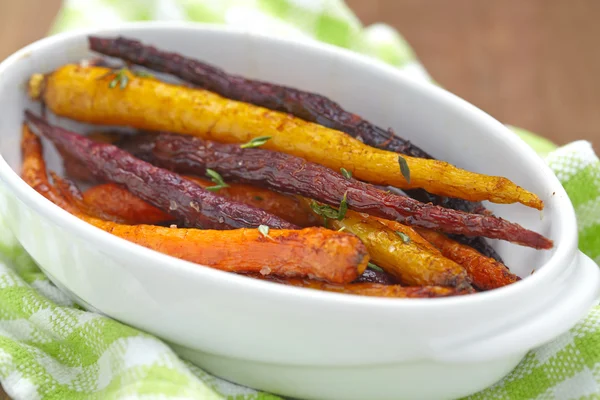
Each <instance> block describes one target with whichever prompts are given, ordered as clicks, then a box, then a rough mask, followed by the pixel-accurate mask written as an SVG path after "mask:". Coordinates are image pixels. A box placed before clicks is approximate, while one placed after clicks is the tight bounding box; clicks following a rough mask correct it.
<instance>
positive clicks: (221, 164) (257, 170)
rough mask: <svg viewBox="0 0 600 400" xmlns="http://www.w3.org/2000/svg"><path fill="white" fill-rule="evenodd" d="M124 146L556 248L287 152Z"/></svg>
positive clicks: (191, 141) (180, 141)
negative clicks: (396, 192)
mask: <svg viewBox="0 0 600 400" xmlns="http://www.w3.org/2000/svg"><path fill="white" fill-rule="evenodd" d="M120 146H121V147H122V148H123V149H125V150H127V151H129V152H131V153H132V154H134V155H135V156H136V157H138V158H142V159H144V160H147V161H150V162H152V163H154V164H155V165H157V166H159V167H163V168H167V169H171V170H173V171H176V172H179V173H184V174H197V175H202V174H204V171H206V169H207V168H210V169H213V170H215V171H217V172H218V173H220V174H221V175H222V176H223V177H224V178H225V179H227V180H236V181H240V182H245V183H249V184H252V185H255V186H262V187H265V188H269V189H272V190H275V191H279V192H282V193H287V194H299V195H302V196H304V197H308V198H312V199H316V200H319V201H320V202H323V203H326V204H329V205H333V206H339V204H340V203H341V202H342V200H343V199H345V201H346V204H347V205H348V208H349V209H352V210H354V211H358V212H363V213H367V214H372V215H375V216H378V217H382V218H386V219H393V220H396V221H400V222H403V223H406V224H408V225H414V226H420V227H425V228H433V229H438V230H441V231H444V232H448V233H455V234H464V235H470V236H486V237H491V238H494V239H503V240H510V241H511V242H514V243H519V244H522V245H525V246H530V247H534V248H550V247H552V242H551V241H549V240H548V239H546V238H544V237H543V236H541V235H539V234H537V233H535V232H532V231H529V230H527V229H524V228H523V227H521V226H519V225H517V224H514V223H511V222H509V221H506V220H503V219H500V218H497V217H494V216H490V215H481V214H469V213H465V212H461V211H457V210H451V209H447V208H443V207H439V206H434V205H431V204H423V203H419V202H418V201H416V200H414V199H411V198H409V197H406V196H400V195H398V194H395V193H388V192H384V191H383V190H380V189H379V188H377V187H375V186H374V185H371V184H368V183H365V182H361V181H359V180H356V179H354V178H352V177H351V176H343V175H342V174H341V173H339V172H336V171H332V170H330V169H329V168H326V167H324V166H322V165H319V164H315V163H311V162H308V161H306V160H304V159H302V158H300V157H295V156H292V155H289V154H284V153H279V152H274V151H270V150H263V149H255V148H254V149H252V148H251V149H242V148H240V146H238V145H233V144H222V143H217V142H212V141H205V140H202V139H200V138H194V137H186V136H182V135H173V134H164V133H163V134H159V135H154V134H141V135H136V136H133V137H130V138H129V139H126V140H124V141H121V142H120Z"/></svg>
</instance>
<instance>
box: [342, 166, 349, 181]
mask: <svg viewBox="0 0 600 400" xmlns="http://www.w3.org/2000/svg"><path fill="white" fill-rule="evenodd" d="M340 172H341V173H342V175H343V176H344V178H346V179H350V178H352V172H350V171H348V170H347V169H346V168H344V167H342V168H340Z"/></svg>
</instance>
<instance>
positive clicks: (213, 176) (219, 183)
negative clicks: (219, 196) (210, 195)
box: [206, 168, 229, 192]
mask: <svg viewBox="0 0 600 400" xmlns="http://www.w3.org/2000/svg"><path fill="white" fill-rule="evenodd" d="M206 176H207V177H209V178H210V180H211V181H213V182H214V183H216V185H215V186H209V187H207V188H206V190H210V191H211V192H216V191H218V190H220V189H223V188H227V187H229V185H228V184H226V183H225V181H224V180H223V177H222V176H221V175H219V173H218V172H217V171H215V170H212V169H210V168H206Z"/></svg>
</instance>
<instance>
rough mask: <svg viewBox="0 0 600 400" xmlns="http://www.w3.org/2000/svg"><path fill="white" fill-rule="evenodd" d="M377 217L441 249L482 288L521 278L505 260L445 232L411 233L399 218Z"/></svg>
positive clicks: (434, 249)
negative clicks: (506, 264) (398, 220)
mask: <svg viewBox="0 0 600 400" xmlns="http://www.w3.org/2000/svg"><path fill="white" fill-rule="evenodd" d="M377 220H378V221H379V223H381V224H382V225H384V226H386V227H387V228H389V229H392V230H394V231H402V232H404V233H405V234H407V235H410V237H411V240H413V241H416V242H418V243H419V244H421V245H422V246H424V247H426V248H427V249H428V250H429V251H433V252H436V251H439V252H441V254H442V255H443V256H444V257H446V258H448V259H450V260H452V261H454V262H456V263H457V264H460V265H461V266H462V267H463V268H464V269H465V270H466V272H467V274H468V275H469V278H470V279H471V282H472V284H473V286H474V287H475V288H476V289H478V290H490V289H495V288H498V287H501V286H506V285H509V284H511V283H514V282H516V281H517V280H519V277H518V276H516V275H514V274H512V273H511V272H510V271H509V269H508V268H507V267H506V266H505V265H504V264H502V263H501V262H498V261H496V260H495V259H493V258H491V257H486V256H484V255H483V254H481V253H480V252H478V251H477V250H475V249H474V248H472V247H470V246H467V245H465V244H462V243H459V242H457V241H455V240H452V239H450V238H448V237H447V236H446V235H444V234H441V233H439V232H435V231H432V230H430V229H423V228H416V229H415V230H412V229H411V231H412V232H409V231H407V230H406V229H407V228H408V227H406V226H404V225H402V224H399V223H398V222H396V221H389V220H385V219H380V218H378V219H377ZM408 229H410V228H408Z"/></svg>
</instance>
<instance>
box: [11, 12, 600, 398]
mask: <svg viewBox="0 0 600 400" xmlns="http://www.w3.org/2000/svg"><path fill="white" fill-rule="evenodd" d="M150 19H163V20H164V19H168V20H192V21H201V22H218V23H223V24H232V25H235V26H236V27H237V28H244V29H247V30H249V31H253V32H259V33H264V34H269V35H274V34H275V35H277V36H279V37H281V36H285V37H288V38H291V39H295V40H314V39H316V40H321V41H324V42H328V43H331V44H334V45H338V46H342V47H346V48H349V49H352V50H355V51H358V52H362V53H364V54H368V55H371V56H373V57H376V58H379V59H381V60H383V61H385V62H387V63H389V64H392V65H395V66H397V67H398V68H401V69H402V70H404V71H405V72H406V73H408V74H411V75H412V76H414V78H415V79H429V77H428V75H427V73H426V71H425V70H424V69H423V68H422V66H421V65H420V64H419V63H418V61H417V60H416V59H415V57H414V53H413V52H412V50H411V49H410V47H409V46H408V45H407V43H406V42H405V41H404V39H403V38H402V37H401V36H400V35H399V34H398V33H397V32H396V31H394V30H393V29H391V28H390V27H388V26H386V25H383V24H376V25H373V26H370V27H367V28H363V27H362V26H361V24H360V22H359V21H358V20H357V19H356V17H355V16H354V15H353V14H352V13H351V12H350V10H349V9H348V8H347V7H346V5H345V4H344V3H343V2H342V1H340V0H128V1H127V2H125V1H118V0H67V1H65V6H64V8H63V10H62V12H61V14H60V16H59V18H58V20H57V23H56V26H55V27H54V31H63V30H68V29H76V28H79V27H85V28H88V27H90V26H110V25H115V24H118V23H120V22H122V21H128V20H150ZM514 131H515V132H516V133H517V134H518V135H519V136H520V137H521V138H522V139H523V140H525V141H526V142H527V143H529V144H530V145H531V146H532V147H533V148H535V149H536V150H537V151H538V153H539V154H540V155H541V156H544V157H546V159H547V162H548V164H549V165H550V166H551V167H552V169H553V170H554V171H555V172H556V174H557V176H558V178H559V179H560V181H561V182H562V184H563V185H564V187H565V189H566V190H567V192H568V194H569V196H570V197H571V199H572V201H573V204H574V206H575V210H576V212H577V218H578V221H579V229H580V232H579V234H580V248H581V250H582V251H584V252H586V253H587V254H588V255H589V256H590V257H592V258H594V259H595V260H596V261H597V262H598V261H600V162H599V161H598V158H597V157H596V155H595V154H594V152H593V151H592V149H591V146H590V144H589V143H587V142H575V143H572V144H570V145H567V146H564V147H562V148H559V149H556V147H555V146H554V145H553V144H552V143H550V142H548V141H546V140H545V139H542V138H540V137H538V136H535V135H533V134H531V133H529V132H526V131H523V130H520V129H518V128H514ZM1 226H2V225H1V221H0V227H1ZM0 254H2V255H3V256H4V257H3V258H4V259H6V260H7V263H6V264H4V263H0V381H1V382H2V385H3V386H4V388H5V390H6V391H7V392H8V394H9V395H10V396H11V397H13V398H14V399H16V400H21V399H22V400H31V399H57V400H58V399H61V400H62V399H117V398H118V399H125V398H127V399H158V398H160V399H208V400H210V399H235V400H242V399H249V400H259V399H265V400H267V399H269V400H271V399H277V398H278V397H276V396H273V395H269V394H266V393H260V392H257V391H255V390H252V389H249V388H244V387H240V386H237V385H234V384H231V383H229V382H225V381H223V380H221V379H218V378H215V377H213V376H211V375H209V374H207V373H206V372H204V371H202V370H200V369H199V368H197V367H195V366H193V365H191V364H189V363H187V362H183V361H181V360H179V358H178V357H177V356H176V355H175V354H174V353H173V352H172V351H171V350H170V349H169V348H168V347H167V346H166V345H165V344H163V343H162V342H160V341H159V340H157V339H156V338H154V337H152V336H150V335H147V334H145V333H142V332H139V331H137V330H135V329H132V328H130V327H127V326H124V325H122V324H120V323H118V322H116V321H113V320H110V319H108V318H105V317H102V316H99V315H95V314H93V313H88V312H84V311H82V310H81V309H80V308H78V307H77V306H76V305H74V304H73V303H72V302H71V300H70V299H69V298H68V297H67V296H66V295H65V294H64V293H62V292H61V291H60V290H59V289H57V288H56V287H55V286H54V285H52V284H51V283H50V282H49V281H48V280H47V278H46V277H45V276H44V275H43V274H42V273H41V272H40V270H39V269H38V268H37V266H36V265H35V264H34V263H33V261H32V260H31V259H30V258H29V256H28V255H27V254H26V253H25V252H24V250H23V249H22V248H21V247H20V246H19V244H18V243H17V242H16V241H15V239H14V237H13V236H12V234H11V233H10V232H9V231H8V230H7V229H1V228H0ZM599 330H600V308H596V309H594V310H593V311H592V312H591V313H590V314H589V315H588V316H587V318H586V319H584V320H583V321H581V322H580V323H579V324H578V325H577V326H576V327H575V328H573V329H572V330H571V331H570V332H568V333H566V334H565V335H563V336H561V337H559V338H558V339H556V340H555V341H554V342H552V343H550V344H548V345H545V346H543V347H541V348H539V349H537V350H535V351H532V352H530V353H529V354H528V355H527V357H526V358H525V359H524V360H523V362H522V363H521V364H520V365H519V366H518V367H517V368H516V369H515V370H514V371H513V372H511V373H510V374H509V375H508V376H507V377H506V378H505V379H504V380H502V381H501V382H499V383H497V384H496V385H494V386H492V387H490V388H488V389H487V390H485V391H483V392H481V393H478V394H476V395H473V396H471V397H469V399H472V400H483V399H485V400H488V399H519V400H521V399H538V400H546V399H547V400H550V399H564V400H567V399H598V398H600V331H599Z"/></svg>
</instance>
